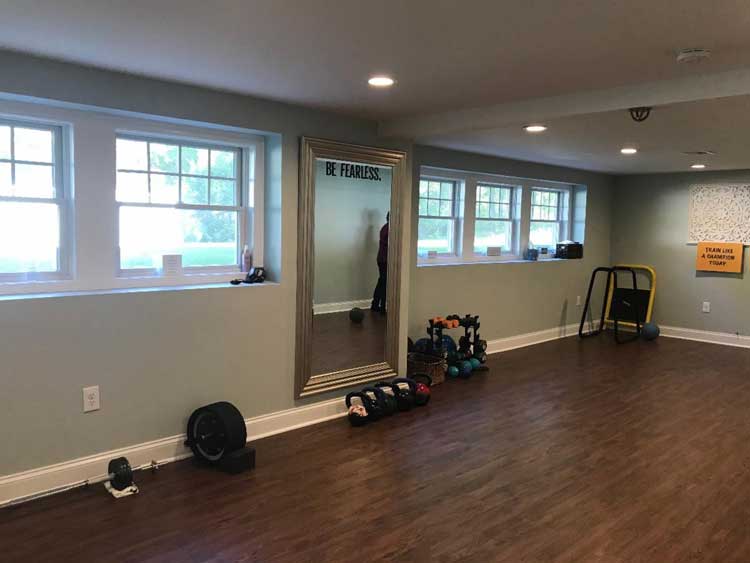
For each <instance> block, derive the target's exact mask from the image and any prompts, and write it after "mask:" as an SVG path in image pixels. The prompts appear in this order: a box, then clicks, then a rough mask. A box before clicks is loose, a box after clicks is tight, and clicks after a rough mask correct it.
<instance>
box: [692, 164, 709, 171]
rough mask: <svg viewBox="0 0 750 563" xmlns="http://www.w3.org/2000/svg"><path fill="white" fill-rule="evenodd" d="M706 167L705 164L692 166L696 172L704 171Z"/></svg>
mask: <svg viewBox="0 0 750 563" xmlns="http://www.w3.org/2000/svg"><path fill="white" fill-rule="evenodd" d="M705 167H706V165H705V164H692V165H691V166H690V168H693V169H695V170H703V169H704V168H705Z"/></svg>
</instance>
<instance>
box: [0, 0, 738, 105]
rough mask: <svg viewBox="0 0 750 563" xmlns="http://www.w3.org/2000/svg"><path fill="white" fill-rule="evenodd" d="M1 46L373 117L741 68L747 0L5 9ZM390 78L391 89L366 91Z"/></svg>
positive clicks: (6, 0)
mask: <svg viewBox="0 0 750 563" xmlns="http://www.w3.org/2000/svg"><path fill="white" fill-rule="evenodd" d="M0 8H1V9H0V46H4V47H7V48H12V49H17V50H21V51H29V52H34V53H38V54H42V55H47V56H53V57H58V58H62V59H66V60H71V61H76V62H80V63H86V64H90V65H95V66H101V67H105V68H112V69H118V70H123V71H127V72H132V73H137V74H144V75H149V76H155V77H161V78H166V79H171V80H179V81H184V82H189V83H195V84H200V85H204V86H209V87H213V88H220V89H226V90H232V91H237V92H242V93H247V94H255V95H259V96H264V97H269V98H273V99H279V100H287V101H290V102H295V103H301V104H308V105H311V106H317V107H326V108H330V109H334V110H337V111H341V112H345V113H349V114H353V115H361V116H367V117H377V118H392V117H396V116H405V115H413V114H423V113H432V112H437V111H445V110H452V109H460V108H465V107H473V106H482V105H487V104H497V103H502V102H506V101H510V100H518V99H525V98H532V97H540V96H550V95H556V94H561V93H570V92H575V91H581V90H590V89H601V88H609V87H613V86H617V85H623V84H634V83H642V82H647V81H652V80H657V79H666V78H674V77H678V76H681V75H683V74H685V73H692V72H695V69H692V68H689V67H685V66H683V67H680V66H677V65H676V64H674V54H675V51H676V50H677V49H679V48H682V47H694V46H700V47H707V48H711V49H713V50H714V51H715V56H714V57H713V58H712V60H711V61H710V62H708V63H706V64H705V65H702V71H716V70H720V69H727V68H731V67H737V66H742V65H747V64H748V61H750V34H749V33H748V29H750V10H748V8H747V2H746V1H744V0H722V1H720V2H710V1H706V0H681V1H679V2H677V1H675V0H669V1H668V0H661V1H659V0H606V1H603V0H576V1H569V0H568V1H566V0H560V1H549V0H506V1H502V2H499V1H497V0H462V1H461V2H457V1H455V0H377V1H375V0H214V1H206V0H128V1H119V0H113V1H102V0H3V1H2V2H1V3H0ZM373 72H390V73H393V74H394V75H395V77H396V79H397V80H398V86H397V88H394V89H393V90H392V91H390V92H383V91H380V92H375V91H373V90H372V89H370V88H368V87H367V85H366V83H365V81H366V79H367V77H368V75H370V74H371V73H373Z"/></svg>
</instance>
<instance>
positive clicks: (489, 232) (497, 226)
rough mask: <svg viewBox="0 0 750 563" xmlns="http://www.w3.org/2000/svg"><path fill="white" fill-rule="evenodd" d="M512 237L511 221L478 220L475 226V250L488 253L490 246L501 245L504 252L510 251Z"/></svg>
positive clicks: (478, 252) (479, 252)
mask: <svg viewBox="0 0 750 563" xmlns="http://www.w3.org/2000/svg"><path fill="white" fill-rule="evenodd" d="M511 237H512V226H511V223H510V221H477V222H476V226H475V228H474V252H476V253H477V254H487V247H488V246H500V247H502V249H503V252H510V250H511Z"/></svg>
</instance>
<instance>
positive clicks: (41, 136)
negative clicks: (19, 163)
mask: <svg viewBox="0 0 750 563" xmlns="http://www.w3.org/2000/svg"><path fill="white" fill-rule="evenodd" d="M13 142H14V143H15V145H14V150H15V155H14V156H15V159H16V160H30V161H33V162H49V163H51V162H52V131H45V130H41V129H26V128H24V127H14V128H13Z"/></svg>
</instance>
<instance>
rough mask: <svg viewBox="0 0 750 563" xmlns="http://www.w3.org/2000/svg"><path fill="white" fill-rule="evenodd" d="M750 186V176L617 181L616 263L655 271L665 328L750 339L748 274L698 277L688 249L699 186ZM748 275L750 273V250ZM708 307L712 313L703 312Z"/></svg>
mask: <svg viewBox="0 0 750 563" xmlns="http://www.w3.org/2000/svg"><path fill="white" fill-rule="evenodd" d="M696 182H700V183H703V184H706V183H709V184H710V183H750V171H748V170H741V171H730V172H700V173H697V172H692V173H690V172H688V173H684V174H650V175H637V176H623V177H619V178H617V180H616V190H615V200H614V202H615V203H614V214H613V221H612V258H613V260H614V261H616V262H622V263H625V262H630V263H633V262H637V263H642V264H648V265H650V266H653V267H654V268H655V270H656V275H657V290H656V300H655V303H654V320H655V321H656V322H657V323H659V324H663V325H668V326H677V327H682V328H693V329H698V330H710V331H717V332H729V333H735V332H739V333H740V334H742V335H747V334H750V284H749V283H748V280H747V279H746V277H747V274H745V273H743V274H741V275H740V274H721V273H709V272H696V271H695V253H696V248H695V246H694V245H688V244H687V243H686V242H687V235H688V196H689V190H690V186H691V185H692V184H693V183H696ZM744 260H745V262H744V271H745V272H747V268H748V262H747V260H748V251H747V248H745V254H744ZM703 301H710V302H711V312H710V313H708V314H706V313H703V312H702V311H701V306H702V303H703Z"/></svg>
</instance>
